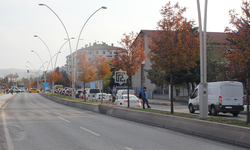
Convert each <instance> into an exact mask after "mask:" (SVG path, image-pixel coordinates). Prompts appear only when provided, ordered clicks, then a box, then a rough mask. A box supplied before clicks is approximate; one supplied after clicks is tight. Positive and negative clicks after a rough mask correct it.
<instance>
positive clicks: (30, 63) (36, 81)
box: [27, 61, 39, 89]
mask: <svg viewBox="0 0 250 150" xmlns="http://www.w3.org/2000/svg"><path fill="white" fill-rule="evenodd" d="M27 63H29V64H31V66H32V67H33V68H34V70H35V72H36V74H37V71H36V69H35V67H34V66H33V65H32V63H31V62H29V61H27ZM36 82H37V85H36V87H37V89H39V87H38V86H39V85H38V76H37V78H36Z"/></svg>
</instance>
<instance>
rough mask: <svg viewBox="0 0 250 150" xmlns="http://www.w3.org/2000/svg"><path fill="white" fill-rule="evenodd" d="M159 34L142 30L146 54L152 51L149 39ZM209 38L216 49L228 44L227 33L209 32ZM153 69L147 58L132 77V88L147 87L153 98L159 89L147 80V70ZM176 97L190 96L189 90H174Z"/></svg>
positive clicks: (141, 35) (149, 95)
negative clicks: (153, 94) (154, 92)
mask: <svg viewBox="0 0 250 150" xmlns="http://www.w3.org/2000/svg"><path fill="white" fill-rule="evenodd" d="M155 32H157V30H141V31H140V33H139V34H138V36H140V37H142V38H144V45H143V47H144V53H145V54H146V55H147V54H148V53H149V52H150V49H149V47H148V44H149V39H150V37H151V36H152V35H153V34H154V33H155ZM207 35H208V37H210V38H211V39H212V41H213V42H215V47H216V48H220V44H222V43H225V42H226V33H218V32H207ZM147 69H151V62H150V60H149V58H148V57H146V59H145V61H144V62H143V63H142V65H141V68H140V69H139V72H137V73H136V74H135V75H134V76H133V77H132V87H133V88H134V89H136V91H138V89H141V87H144V86H146V87H147V90H148V97H149V98H152V93H153V91H154V90H155V89H156V88H157V87H156V85H155V84H152V83H151V81H150V80H149V79H148V78H147V75H146V72H145V70H147ZM166 90H167V91H168V92H167V93H169V90H168V87H166ZM173 92H174V95H175V96H178V95H181V96H188V94H187V89H183V87H181V88H175V89H174V90H173Z"/></svg>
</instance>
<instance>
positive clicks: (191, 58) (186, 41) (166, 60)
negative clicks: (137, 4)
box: [148, 2, 199, 113]
mask: <svg viewBox="0 0 250 150" xmlns="http://www.w3.org/2000/svg"><path fill="white" fill-rule="evenodd" d="M185 11H186V7H183V8H182V7H180V6H179V4H178V3H176V4H175V5H174V6H171V2H168V3H167V4H166V5H165V6H164V7H162V9H161V10H160V14H161V15H162V17H163V18H162V19H161V20H160V21H159V22H158V25H157V31H156V32H155V34H153V35H152V36H151V38H150V43H149V48H150V52H149V54H148V57H149V59H150V61H151V62H152V63H153V64H155V65H156V66H157V67H160V68H161V69H162V70H164V71H165V72H168V73H169V74H170V85H171V90H170V91H171V93H170V94H171V113H174V111H173V74H174V73H175V72H178V71H181V70H188V69H190V68H193V67H194V66H195V65H196V61H197V60H199V37H198V33H197V32H196V30H197V29H196V28H194V27H193V23H194V22H193V21H187V20H186V19H185V18H184V17H183V13H184V12H185Z"/></svg>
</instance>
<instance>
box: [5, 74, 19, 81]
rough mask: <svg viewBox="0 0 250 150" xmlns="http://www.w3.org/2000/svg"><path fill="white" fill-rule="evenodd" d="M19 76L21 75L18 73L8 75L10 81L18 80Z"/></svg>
mask: <svg viewBox="0 0 250 150" xmlns="http://www.w3.org/2000/svg"><path fill="white" fill-rule="evenodd" d="M18 78H19V76H18V74H17V73H16V74H14V75H13V74H9V75H7V79H8V82H17V80H18Z"/></svg>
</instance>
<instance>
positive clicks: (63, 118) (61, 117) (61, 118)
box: [58, 117, 71, 123]
mask: <svg viewBox="0 0 250 150" xmlns="http://www.w3.org/2000/svg"><path fill="white" fill-rule="evenodd" d="M58 118H59V119H62V120H63V121H66V122H69V123H71V122H70V121H69V120H66V119H64V118H62V117H58Z"/></svg>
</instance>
